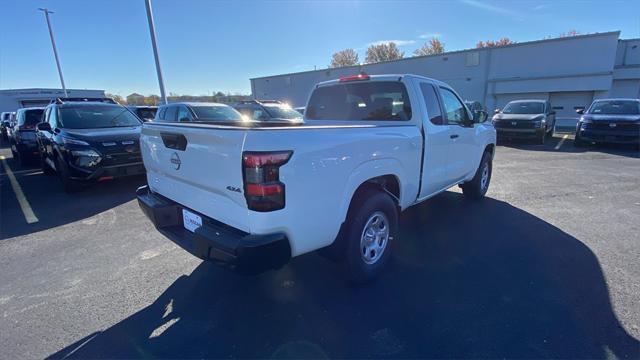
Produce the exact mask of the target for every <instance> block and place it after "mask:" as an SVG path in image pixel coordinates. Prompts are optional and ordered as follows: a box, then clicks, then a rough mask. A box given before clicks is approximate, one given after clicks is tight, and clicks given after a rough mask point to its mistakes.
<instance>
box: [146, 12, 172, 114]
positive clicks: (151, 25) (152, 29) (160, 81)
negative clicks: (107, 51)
mask: <svg viewBox="0 0 640 360" xmlns="http://www.w3.org/2000/svg"><path fill="white" fill-rule="evenodd" d="M144 4H145V5H146V6H147V20H148V21H149V32H150V33H151V45H152V46H153V56H154V57H155V59H156V72H157V73H158V84H160V98H161V99H162V102H163V103H164V104H166V103H167V95H166V94H165V92H164V80H163V79H162V70H160V57H159V55H158V45H157V44H156V26H155V25H154V23H153V13H152V11H151V0H145V1H144Z"/></svg>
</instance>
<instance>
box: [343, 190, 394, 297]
mask: <svg viewBox="0 0 640 360" xmlns="http://www.w3.org/2000/svg"><path fill="white" fill-rule="evenodd" d="M354 201H356V203H355V204H353V205H352V208H351V209H350V210H349V215H348V217H347V224H348V225H347V229H346V234H345V235H346V241H347V246H346V256H345V260H346V261H345V264H346V267H347V271H348V274H349V279H350V281H351V282H353V283H356V284H362V283H366V282H368V281H371V280H373V279H374V278H376V277H377V276H378V275H380V273H381V272H382V270H383V268H384V266H385V264H386V263H387V262H389V258H390V253H391V246H392V244H393V241H394V240H395V238H396V237H397V233H398V211H397V209H396V204H395V202H394V201H393V199H392V198H391V196H389V195H388V194H386V193H384V192H382V191H380V190H365V191H364V192H361V193H360V194H359V196H358V198H357V199H354Z"/></svg>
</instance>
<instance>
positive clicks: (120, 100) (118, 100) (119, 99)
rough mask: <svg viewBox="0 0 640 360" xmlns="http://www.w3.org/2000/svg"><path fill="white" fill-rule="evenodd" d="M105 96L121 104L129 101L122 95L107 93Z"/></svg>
mask: <svg viewBox="0 0 640 360" xmlns="http://www.w3.org/2000/svg"><path fill="white" fill-rule="evenodd" d="M105 96H106V97H108V98H112V99H113V100H115V102H117V103H118V104H120V105H127V101H126V100H125V99H124V98H123V97H122V96H120V95H116V94H109V93H105Z"/></svg>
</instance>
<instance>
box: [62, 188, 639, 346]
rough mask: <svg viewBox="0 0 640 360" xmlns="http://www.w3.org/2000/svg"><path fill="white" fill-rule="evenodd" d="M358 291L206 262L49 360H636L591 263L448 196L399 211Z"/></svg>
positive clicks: (583, 252) (504, 210)
mask: <svg viewBox="0 0 640 360" xmlns="http://www.w3.org/2000/svg"><path fill="white" fill-rule="evenodd" d="M401 221H402V229H403V232H402V233H401V238H400V241H398V242H397V244H396V249H395V259H394V262H393V263H392V265H391V266H390V268H389V271H388V272H387V273H386V274H385V275H384V276H382V278H380V279H379V280H378V281H377V282H375V283H373V284H371V285H368V286H364V287H350V286H349V285H347V284H346V281H345V279H344V276H343V272H342V270H341V267H340V266H339V265H337V264H336V265H332V263H330V262H328V261H326V260H324V259H323V258H321V257H319V256H314V255H309V256H303V257H300V258H297V259H295V260H294V261H292V262H291V263H290V264H289V265H288V266H286V267H285V268H283V269H281V270H279V271H273V272H270V273H266V274H263V275H261V276H258V277H241V276H238V275H234V274H231V273H228V272H226V271H225V270H222V269H219V268H217V267H216V266H214V265H211V264H209V263H202V264H200V265H199V266H198V267H197V268H196V269H195V270H194V271H193V272H192V273H191V274H190V275H188V276H182V277H180V278H178V279H177V280H176V281H175V282H174V283H173V284H172V285H171V286H170V287H169V288H167V289H166V290H165V291H164V293H163V294H162V295H160V297H158V298H157V299H156V300H155V302H154V303H152V304H151V305H149V306H147V307H146V308H144V309H142V310H140V311H139V312H137V313H135V314H133V315H131V316H129V317H128V318H126V319H124V320H122V321H120V322H119V323H117V324H115V325H113V326H112V327H110V328H108V329H106V330H104V331H100V332H96V333H94V334H91V335H89V336H87V337H85V338H83V339H79V340H78V341H77V342H75V343H73V344H71V345H69V346H67V347H65V348H64V349H62V350H60V351H59V352H56V353H54V354H52V355H50V358H62V357H72V358H133V357H135V358H139V357H145V358H146V357H161V358H176V357H179V358H194V357H197V358H222V357H242V358H244V357H249V358H266V357H292V358H309V357H314V358H318V357H331V358H352V357H357V358H369V357H374V358H389V357H395V358H398V357H402V358H408V357H419V358H525V357H526V358H609V357H611V356H616V357H618V358H638V357H639V356H640V350H639V349H640V343H639V342H638V340H636V339H634V338H633V337H631V336H630V335H629V334H627V332H626V331H625V330H624V329H623V328H622V326H621V325H620V323H619V322H618V320H617V318H616V316H615V314H614V312H613V310H612V307H611V303H610V300H609V293H608V289H607V284H606V282H605V279H604V277H603V274H602V271H601V269H600V265H599V263H598V259H597V258H596V257H595V256H594V254H593V253H592V252H591V251H590V250H589V249H588V248H587V247H586V246H585V245H584V244H582V243H581V242H580V241H579V240H577V239H575V238H574V237H572V236H570V235H569V234H566V233H564V232H563V231H561V230H560V229H558V228H556V227H554V226H552V225H551V224H549V223H547V222H545V221H543V220H541V219H539V218H537V217H535V216H533V215H531V214H529V213H527V212H525V211H522V210H520V209H517V208H515V207H513V206H511V205H509V204H507V203H505V202H501V201H497V200H493V199H486V200H484V201H480V202H470V201H465V200H463V198H462V197H461V196H460V195H459V194H456V193H452V192H447V193H445V194H443V195H440V196H438V197H436V198H434V199H432V200H430V201H428V202H426V203H425V204H422V205H419V206H416V207H414V208H412V209H410V210H408V211H407V212H405V213H404V214H403V216H402V218H401Z"/></svg>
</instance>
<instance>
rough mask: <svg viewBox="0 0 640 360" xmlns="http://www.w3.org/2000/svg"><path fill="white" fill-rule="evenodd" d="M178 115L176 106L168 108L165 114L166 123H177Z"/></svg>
mask: <svg viewBox="0 0 640 360" xmlns="http://www.w3.org/2000/svg"><path fill="white" fill-rule="evenodd" d="M177 114H178V108H177V107H175V106H167V110H166V112H165V113H164V119H163V120H164V121H176V116H177Z"/></svg>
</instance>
